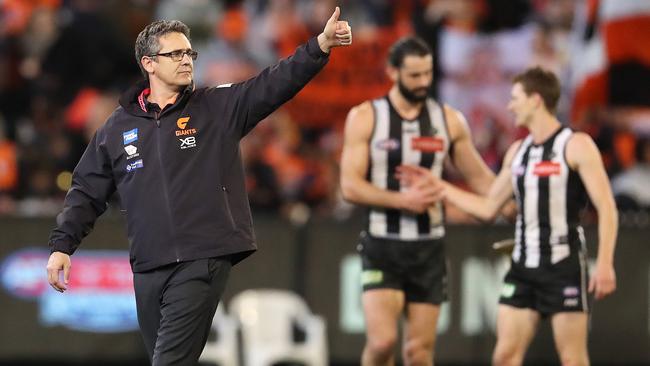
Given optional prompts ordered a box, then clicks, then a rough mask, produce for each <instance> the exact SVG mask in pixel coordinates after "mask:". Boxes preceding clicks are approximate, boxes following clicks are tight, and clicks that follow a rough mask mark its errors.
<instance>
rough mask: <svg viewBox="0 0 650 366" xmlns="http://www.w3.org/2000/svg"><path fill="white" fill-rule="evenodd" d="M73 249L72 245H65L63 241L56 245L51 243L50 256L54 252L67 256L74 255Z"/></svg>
mask: <svg viewBox="0 0 650 366" xmlns="http://www.w3.org/2000/svg"><path fill="white" fill-rule="evenodd" d="M72 247H73V246H72V245H69V244H65V243H63V242H61V241H58V242H55V243H52V242H50V254H52V253H54V252H61V253H65V254H67V255H72V253H73V252H74V250H73V249H72Z"/></svg>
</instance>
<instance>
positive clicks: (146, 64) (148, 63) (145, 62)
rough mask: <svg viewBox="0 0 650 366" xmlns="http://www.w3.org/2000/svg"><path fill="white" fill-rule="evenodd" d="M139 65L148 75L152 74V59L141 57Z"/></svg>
mask: <svg viewBox="0 0 650 366" xmlns="http://www.w3.org/2000/svg"><path fill="white" fill-rule="evenodd" d="M140 64H141V65H142V68H143V69H144V70H145V71H146V72H147V73H149V74H153V71H154V68H153V58H151V57H149V56H142V58H141V59H140Z"/></svg>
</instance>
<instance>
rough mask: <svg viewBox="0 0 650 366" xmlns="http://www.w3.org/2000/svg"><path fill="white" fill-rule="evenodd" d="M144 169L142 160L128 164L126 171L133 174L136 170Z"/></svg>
mask: <svg viewBox="0 0 650 366" xmlns="http://www.w3.org/2000/svg"><path fill="white" fill-rule="evenodd" d="M142 167H144V164H142V159H138V160H136V161H134V162H132V163H130V164H126V171H127V172H132V171H134V170H136V169H140V168H142Z"/></svg>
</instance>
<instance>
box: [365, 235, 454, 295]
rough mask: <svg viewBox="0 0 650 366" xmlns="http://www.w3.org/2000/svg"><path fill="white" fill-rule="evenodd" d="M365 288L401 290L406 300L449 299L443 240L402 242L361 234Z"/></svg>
mask: <svg viewBox="0 0 650 366" xmlns="http://www.w3.org/2000/svg"><path fill="white" fill-rule="evenodd" d="M357 250H358V251H359V253H360V255H361V263H362V267H363V272H361V284H362V286H363V290H364V291H367V290H371V289H377V288H392V289H397V290H402V291H403V292H404V294H405V297H406V301H407V302H423V303H431V304H435V305H439V304H440V303H442V302H443V301H446V300H447V264H446V260H445V246H444V242H443V241H442V239H434V240H424V241H401V240H391V239H381V238H374V237H371V236H370V235H368V234H367V233H365V232H363V233H361V237H360V240H359V245H358V247H357Z"/></svg>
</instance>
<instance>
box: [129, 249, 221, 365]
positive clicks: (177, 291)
mask: <svg viewBox="0 0 650 366" xmlns="http://www.w3.org/2000/svg"><path fill="white" fill-rule="evenodd" d="M231 267H232V264H231V262H230V260H229V259H228V258H224V257H218V258H205V259H198V260H194V261H189V262H180V263H173V264H169V265H166V266H163V267H160V268H156V269H153V270H151V271H147V272H140V273H134V275H133V283H134V288H135V299H136V304H137V309H138V323H139V324H140V331H141V332H142V337H143V339H144V345H145V348H146V349H147V353H148V354H149V360H150V361H151V364H152V365H154V366H163V365H178V366H180V365H192V366H194V365H196V364H197V363H198V359H199V356H200V355H201V352H202V351H203V347H204V346H205V342H206V341H207V339H208V334H209V332H210V325H211V324H212V318H213V317H214V313H215V311H216V310H217V304H219V300H220V299H221V295H222V294H223V291H224V288H225V286H226V281H227V280H228V275H229V274H230V268H231Z"/></svg>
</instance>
